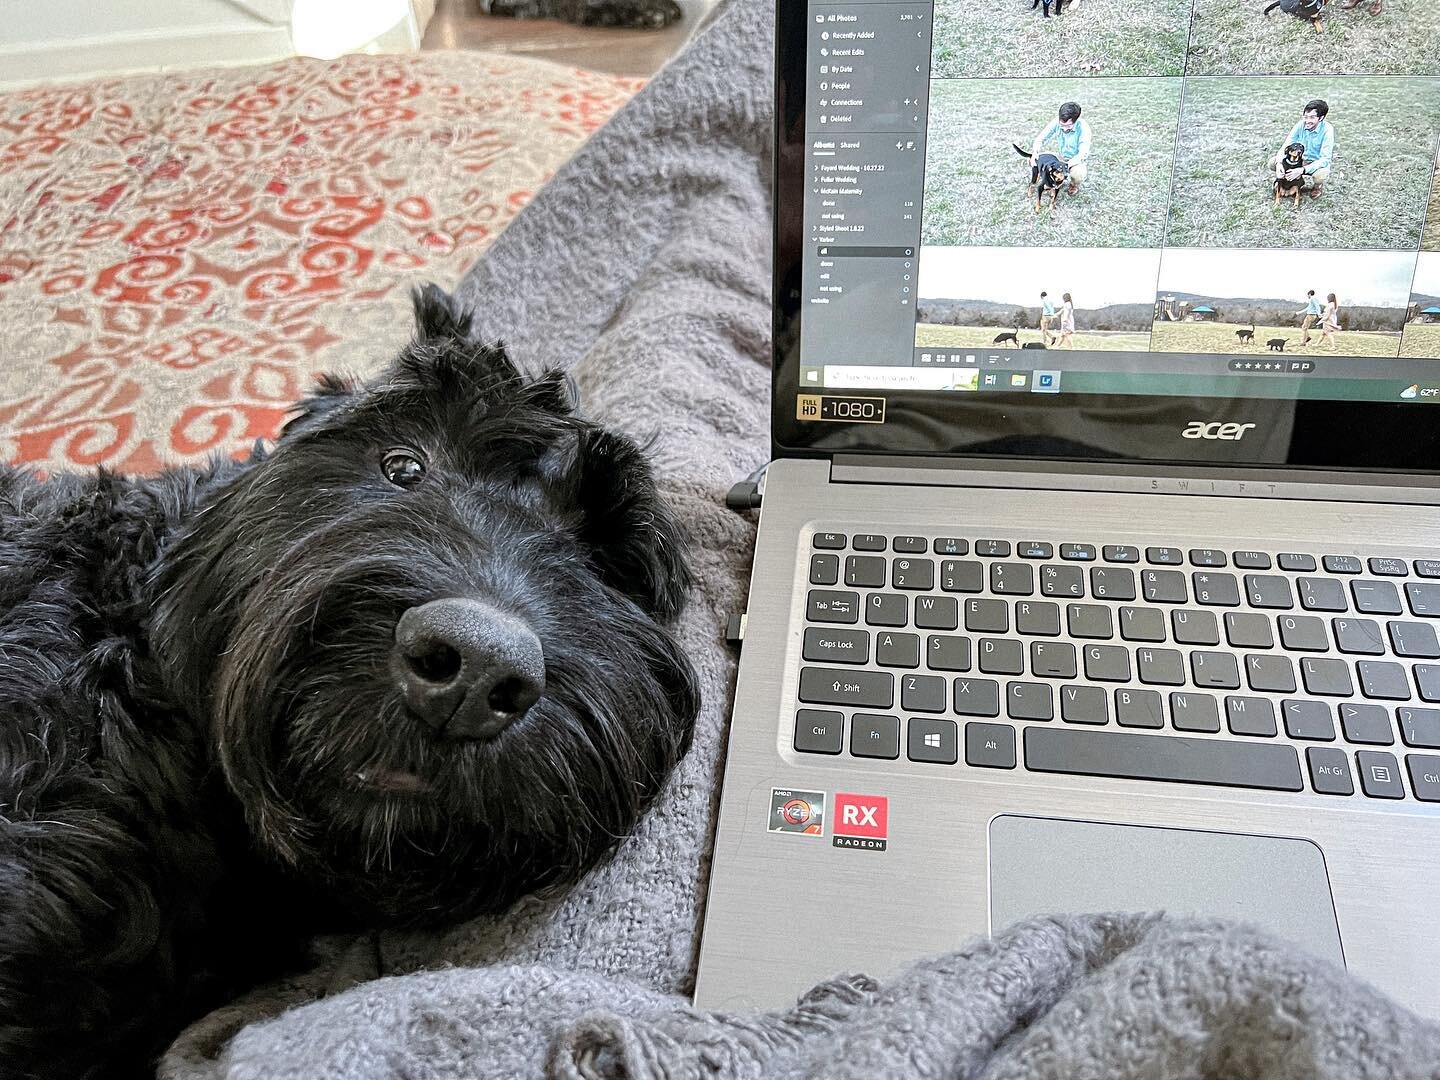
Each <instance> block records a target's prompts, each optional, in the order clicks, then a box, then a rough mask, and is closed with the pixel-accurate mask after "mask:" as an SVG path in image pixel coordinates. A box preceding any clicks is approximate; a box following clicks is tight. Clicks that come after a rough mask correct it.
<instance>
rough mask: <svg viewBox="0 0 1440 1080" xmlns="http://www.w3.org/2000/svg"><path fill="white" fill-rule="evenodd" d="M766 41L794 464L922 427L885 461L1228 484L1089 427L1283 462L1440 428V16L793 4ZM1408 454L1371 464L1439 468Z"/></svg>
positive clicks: (1313, 0)
mask: <svg viewBox="0 0 1440 1080" xmlns="http://www.w3.org/2000/svg"><path fill="white" fill-rule="evenodd" d="M802 18H803V28H802V26H801V19H802ZM780 27H781V36H780V52H779V55H780V69H781V70H780V84H781V85H780V97H781V116H782V124H783V127H782V132H781V135H780V184H779V191H778V194H777V200H778V203H779V207H778V209H779V214H778V220H779V227H778V234H779V235H778V237H777V238H778V241H779V242H778V245H777V257H778V262H777V287H778V288H779V289H780V290H781V291H783V293H784V295H783V296H781V297H780V304H779V308H780V312H781V314H780V318H779V320H778V322H777V340H778V341H779V342H780V345H779V346H778V354H779V357H780V359H781V361H782V363H781V364H780V365H779V370H780V372H781V376H782V377H783V378H784V380H785V383H786V385H785V386H783V387H779V388H777V390H783V391H784V393H783V394H778V393H777V409H778V410H780V411H783V412H784V414H785V415H784V417H783V418H780V417H777V421H779V422H777V436H782V435H786V434H788V435H789V436H790V439H788V440H787V439H786V438H783V437H782V438H781V439H780V441H781V442H782V443H784V442H786V441H790V442H791V443H792V445H794V444H803V445H809V446H817V445H818V446H825V445H826V444H827V443H826V439H827V436H831V437H832V438H831V440H830V445H851V446H857V447H866V446H868V447H872V448H875V449H892V448H895V445H894V443H895V439H894V438H890V440H889V442H887V433H883V432H882V430H881V429H883V428H884V427H885V426H886V425H887V424H889V423H892V422H894V420H895V419H897V418H899V417H901V416H909V417H910V419H912V420H914V419H915V418H916V416H923V417H924V418H926V422H925V423H924V424H921V425H918V427H919V428H927V429H932V436H933V437H932V438H930V439H929V440H928V441H927V439H926V438H925V437H923V436H921V437H918V438H917V431H916V429H917V424H916V423H910V424H907V425H906V426H907V428H909V429H911V430H910V434H909V436H908V437H901V438H900V445H901V446H902V447H904V448H909V449H932V450H942V451H943V450H951V449H962V448H965V447H966V446H970V447H974V446H977V445H978V446H983V445H985V444H987V443H990V442H993V438H992V437H998V438H1000V439H1001V440H1002V442H1004V441H1005V440H1008V443H1006V445H1020V444H1021V443H1023V441H1024V437H1025V436H1027V435H1032V434H1033V435H1041V436H1058V437H1062V438H1063V437H1064V436H1065V435H1066V434H1067V432H1068V434H1069V435H1070V436H1072V437H1073V436H1076V435H1079V439H1078V441H1079V443H1081V444H1082V446H1081V448H1080V450H1079V453H1081V454H1082V455H1083V454H1084V453H1085V452H1086V450H1087V449H1093V450H1095V451H1096V452H1100V453H1104V454H1106V455H1113V454H1119V455H1122V456H1137V457H1147V456H1149V457H1164V458H1180V457H1195V456H1201V457H1204V456H1214V454H1213V453H1209V454H1207V453H1203V452H1202V453H1191V454H1181V453H1179V452H1177V450H1179V449H1184V448H1185V443H1174V444H1173V445H1171V444H1163V441H1162V446H1161V448H1158V449H1157V448H1156V447H1147V446H1139V445H1138V444H1134V443H1127V441H1126V440H1127V438H1128V436H1125V435H1123V434H1119V433H1115V434H1112V435H1109V436H1104V435H1102V434H1099V433H1090V434H1089V435H1087V434H1086V433H1085V432H1084V431H1078V432H1077V430H1076V429H1075V428H1074V426H1073V423H1072V422H1071V421H1073V418H1074V417H1075V416H1076V415H1077V411H1078V414H1080V415H1084V414H1086V413H1087V412H1088V413H1089V414H1094V415H1108V414H1117V413H1118V414H1123V415H1122V419H1121V421H1119V422H1120V423H1122V425H1129V430H1130V431H1132V432H1133V431H1134V430H1135V427H1136V424H1137V423H1139V424H1142V425H1143V424H1144V423H1145V422H1147V421H1150V420H1153V421H1155V422H1157V423H1161V424H1168V425H1169V427H1170V429H1174V430H1173V431H1170V430H1169V429H1167V433H1166V436H1165V438H1166V439H1170V438H1171V436H1172V435H1174V436H1175V437H1178V438H1181V439H1184V440H1187V441H1188V442H1190V443H1193V444H1195V445H1196V446H1197V447H1199V448H1200V449H1201V450H1202V451H1214V450H1215V449H1216V448H1215V447H1212V446H1210V445H1209V444H1211V443H1228V444H1232V445H1230V446H1227V447H1225V448H1224V449H1225V450H1226V451H1227V452H1226V453H1224V454H1222V455H1220V456H1221V457H1222V458H1223V459H1224V460H1230V461H1235V462H1237V463H1239V462H1244V461H1248V460H1254V461H1268V462H1283V461H1301V459H1305V458H1306V453H1305V452H1303V451H1302V452H1298V453H1297V447H1296V446H1295V445H1294V444H1296V442H1297V440H1299V441H1301V442H1311V443H1315V444H1316V445H1317V446H1318V445H1320V444H1321V442H1322V440H1319V439H1318V438H1317V437H1314V433H1313V432H1302V431H1301V430H1299V429H1300V428H1301V427H1304V426H1305V425H1306V424H1307V423H1311V422H1328V423H1332V424H1333V423H1334V422H1335V418H1336V417H1337V416H1344V417H1348V418H1350V419H1352V420H1353V419H1356V418H1359V417H1370V418H1371V419H1372V420H1373V419H1378V418H1381V417H1384V418H1387V419H1386V423H1387V426H1390V430H1392V431H1393V432H1395V433H1396V434H1399V433H1400V432H1401V431H1402V429H1403V431H1404V432H1406V433H1412V434H1413V433H1418V432H1420V431H1422V430H1424V431H1428V430H1429V429H1430V428H1433V427H1440V409H1437V410H1436V411H1435V412H1434V414H1433V416H1426V417H1425V418H1424V421H1423V423H1422V422H1421V421H1420V420H1419V419H1418V415H1419V413H1417V410H1418V411H1420V412H1423V411H1424V410H1427V409H1428V408H1430V407H1433V406H1435V405H1436V404H1437V403H1440V177H1437V170H1436V155H1437V136H1440V8H1437V6H1436V5H1434V4H1433V3H1425V4H1422V3H1420V2H1418V0H1413V2H1412V0H1380V2H1376V3H1372V2H1371V0H1360V2H1359V3H1358V4H1351V3H1350V0H1329V2H1328V3H1326V2H1324V0H1280V2H1279V3H1278V4H1277V3H1272V4H1270V5H1269V6H1268V7H1267V6H1265V5H1264V4H1263V3H1262V2H1261V0H1248V2H1245V3H1240V2H1238V0H1154V2H1153V3H1146V4H1144V5H1138V6H1137V5H1135V4H1122V3H1119V2H1112V0H1002V2H1000V3H975V2H973V0H939V2H937V3H929V2H906V0H896V2H886V0H881V2H868V3H854V4H836V3H819V2H810V3H808V4H788V3H786V2H785V0H782V4H781V18H780ZM797 201H798V203H799V207H798V208H797V206H796V205H795V204H796V202H797ZM797 329H798V333H796V332H795V331H796V330H797ZM1021 395H1024V398H1023V399H1022V398H1021ZM1040 398H1045V399H1047V400H1045V401H1041V400H1039V399H1040ZM867 399H869V400H870V401H871V403H872V404H871V405H870V406H868V408H869V410H870V415H868V416H867V415H864V414H865V411H866V409H867V406H866V405H865V401H866V400H867ZM982 399H988V402H987V401H985V400H982ZM882 401H883V402H884V404H883V405H880V404H877V403H878V402H882ZM1002 403H1003V406H1004V407H1003V408H1002V407H1000V406H1001V405H1002ZM1144 403H1149V407H1148V408H1147V407H1146V405H1145V404H1144ZM1306 403H1312V404H1309V405H1307V404H1306ZM1341 405H1343V406H1346V407H1347V408H1346V410H1345V411H1343V412H1341V411H1337V406H1341ZM1402 406H1403V407H1404V410H1405V411H1401V407H1402ZM807 407H808V408H809V409H810V410H811V411H810V414H809V416H808V417H807V415H806V409H807ZM886 409H889V413H888V414H885V412H884V410H886ZM877 410H878V411H879V412H880V413H881V415H880V416H879V417H878V419H877V417H876V415H875V412H876V411H877ZM837 411H838V412H839V413H841V415H839V416H836V415H834V414H835V413H836V412H837ZM822 413H828V414H830V415H823V416H822V415H821V414H822ZM911 414H915V415H914V416H911ZM1067 416H1068V419H1067ZM1395 417H1398V418H1399V419H1398V420H1394V419H1393V418H1395ZM1157 418H1164V419H1157ZM866 421H869V422H870V423H871V425H872V426H871V427H870V428H869V429H868V430H867V429H862V428H860V427H858V426H857V422H861V423H863V422H866ZM836 423H839V424H840V425H841V427H842V428H845V429H847V430H848V432H849V434H848V435H847V436H845V437H844V438H843V439H840V440H839V441H838V442H837V441H836V440H835V439H834V438H833V436H834V435H835V434H836V432H837V431H838V430H839V429H831V428H829V427H827V425H830V424H836ZM1177 423H1178V424H1179V425H1180V426H1179V427H1176V424H1177ZM1192 425H1193V427H1192ZM1246 425H1249V426H1248V427H1247V426H1246ZM1391 425H1393V426H1391ZM937 428H938V429H940V430H941V431H943V430H944V429H946V428H951V429H952V430H950V431H949V432H948V433H946V434H935V431H934V430H933V429H937ZM1092 436H1093V437H1092ZM1351 437H1352V438H1354V439H1356V440H1360V441H1365V440H1367V439H1368V440H1375V439H1376V438H1377V435H1376V433H1375V432H1374V431H1370V432H1365V431H1355V432H1353V433H1352V436H1351ZM1415 437H1416V438H1421V440H1422V441H1421V443H1418V444H1414V445H1410V448H1409V450H1408V451H1406V452H1407V453H1409V454H1410V458H1409V459H1408V460H1396V459H1395V458H1394V457H1393V456H1391V457H1386V456H1385V455H1383V454H1381V455H1379V456H1377V455H1376V454H1375V453H1371V454H1370V455H1369V456H1368V458H1367V462H1368V463H1369V464H1373V465H1382V464H1383V465H1385V466H1387V467H1398V468H1407V467H1408V468H1429V467H1430V465H1431V462H1430V461H1429V457H1431V456H1433V453H1432V452H1429V451H1426V452H1425V453H1424V459H1423V460H1418V461H1417V460H1415V459H1414V453H1415V452H1416V451H1417V449H1419V447H1420V446H1422V445H1424V446H1428V445H1430V443H1429V437H1428V436H1420V435H1418V434H1415ZM1017 438H1018V439H1019V440H1020V443H1017V442H1016V440H1017ZM1330 438H1331V441H1333V440H1334V438H1335V435H1334V433H1333V432H1332V434H1331V437H1330ZM947 439H948V440H949V441H948V442H947ZM1247 439H1248V440H1249V442H1248V444H1247V443H1246V440H1247ZM1041 441H1042V442H1044V441H1045V440H1044V439H1042V440H1041ZM1052 441H1053V440H1052ZM1411 442H1412V443H1413V439H1412V440H1411ZM1246 445H1248V446H1249V447H1250V448H1251V451H1252V452H1251V453H1250V454H1246V453H1244V452H1243V451H1242V447H1244V446H1246ZM1400 452H1401V451H1400V449H1399V448H1398V447H1397V449H1396V453H1397V454H1398V453H1400ZM1347 461H1353V458H1347V457H1346V456H1345V455H1344V454H1338V455H1337V454H1336V453H1334V452H1333V451H1332V452H1330V453H1329V454H1328V456H1327V454H1326V453H1320V454H1319V456H1318V457H1315V456H1313V455H1312V458H1311V459H1306V460H1304V461H1301V463H1309V464H1342V463H1346V462H1347Z"/></svg>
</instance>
